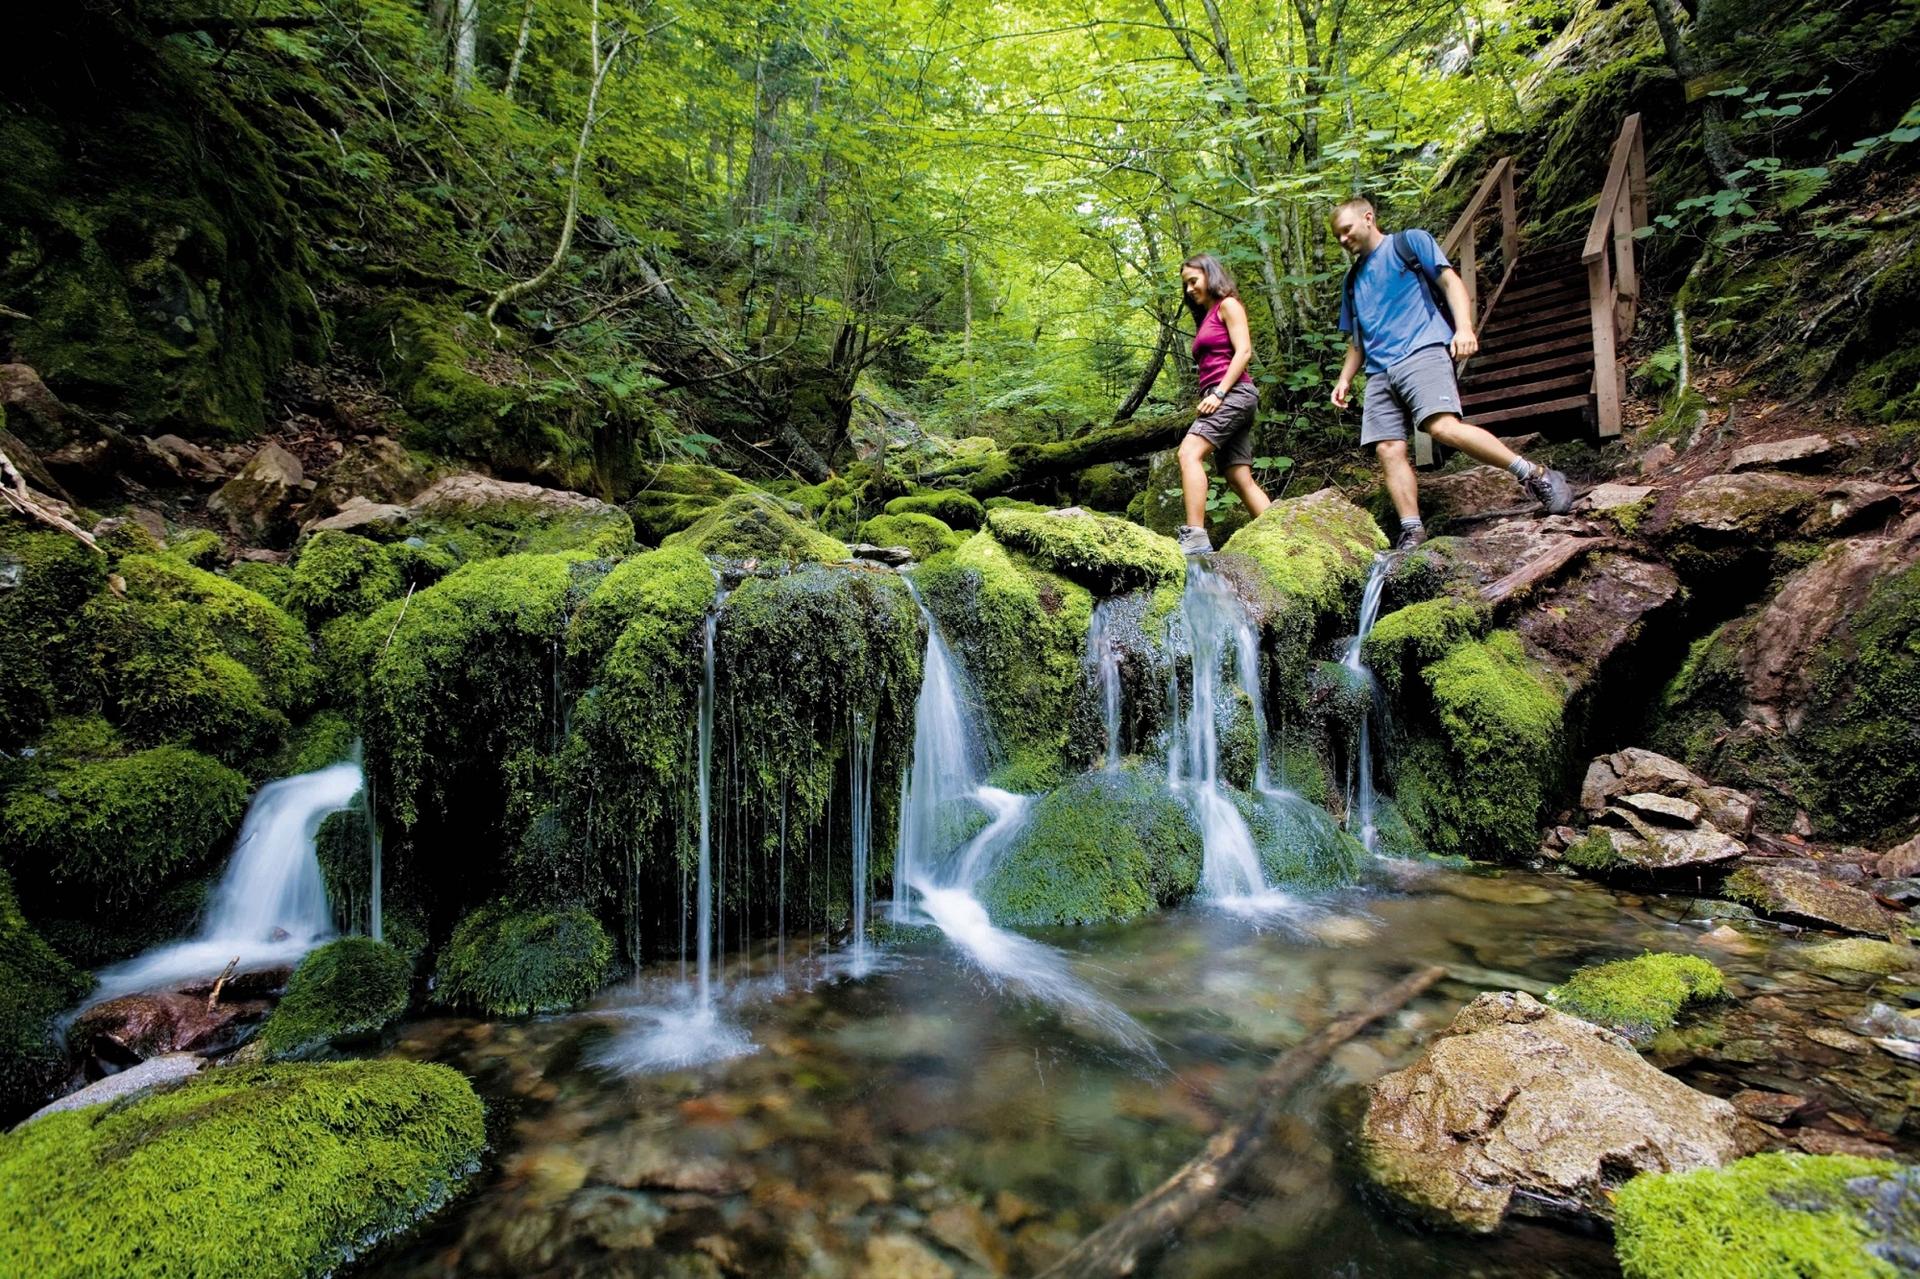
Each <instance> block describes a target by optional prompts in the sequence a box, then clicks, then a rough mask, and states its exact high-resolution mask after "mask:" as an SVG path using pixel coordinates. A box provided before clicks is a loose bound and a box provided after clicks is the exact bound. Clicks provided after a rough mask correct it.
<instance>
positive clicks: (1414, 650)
mask: <svg viewBox="0 0 1920 1279" xmlns="http://www.w3.org/2000/svg"><path fill="white" fill-rule="evenodd" d="M1489 620H1490V618H1489V614H1488V610H1487V608H1486V606H1485V605H1483V604H1481V603H1480V602H1479V601H1478V600H1469V599H1460V598H1456V597H1454V596H1451V595H1443V596H1440V597H1439V598H1437V599H1430V600H1423V601H1421V602H1420V603H1418V604H1409V605H1407V607H1405V608H1401V609H1395V610H1394V611H1393V612H1391V613H1388V614H1387V615H1386V616H1385V617H1382V618H1381V619H1380V620H1379V621H1378V622H1376V623H1375V624H1374V627H1373V630H1372V631H1371V632H1369V633H1368V635H1367V639H1366V642H1365V643H1364V644H1363V645H1361V650H1360V658H1361V661H1362V662H1363V663H1364V664H1365V665H1366V667H1367V669H1368V670H1370V671H1372V672H1373V674H1374V678H1376V679H1378V680H1379V681H1380V686H1381V687H1382V688H1384V689H1385V690H1387V692H1388V693H1389V694H1390V695H1393V696H1398V695H1399V693H1400V691H1401V690H1402V689H1403V688H1404V687H1405V686H1406V682H1407V681H1408V680H1409V679H1411V678H1414V677H1416V676H1417V675H1418V674H1419V672H1420V670H1421V668H1423V667H1425V666H1427V665H1428V664H1429V663H1432V662H1437V661H1439V660H1440V659H1441V658H1442V657H1444V656H1446V655H1447V653H1449V652H1450V651H1452V650H1453V649H1454V648H1455V647H1457V646H1458V645H1460V644H1462V643H1464V642H1465V641H1467V640H1471V639H1477V638H1479V637H1480V636H1481V635H1483V634H1485V632H1486V628H1487V623H1488V621H1489Z"/></svg>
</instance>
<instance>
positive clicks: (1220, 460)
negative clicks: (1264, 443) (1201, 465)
mask: <svg viewBox="0 0 1920 1279" xmlns="http://www.w3.org/2000/svg"><path fill="white" fill-rule="evenodd" d="M1259 412H1260V390H1259V388H1258V387H1256V386H1255V385H1254V384H1253V383H1252V382H1241V383H1240V384H1239V385H1238V386H1236V387H1234V388H1233V389H1232V390H1231V391H1228V392H1227V397H1226V398H1225V399H1224V400H1221V401H1220V407H1219V408H1217V409H1215V410H1214V411H1213V412H1211V413H1209V414H1207V415H1206V416H1204V417H1196V418H1195V419H1193V425H1192V426H1190V427H1188V428H1187V434H1188V435H1197V436H1199V437H1200V438H1201V439H1203V440H1205V441H1206V442H1207V443H1209V444H1211V445H1213V464H1214V465H1215V466H1217V467H1219V468H1220V469H1221V470H1223V471H1224V470H1226V469H1227V468H1228V467H1230V466H1252V465H1253V419H1254V418H1255V417H1256V416H1258V415H1259Z"/></svg>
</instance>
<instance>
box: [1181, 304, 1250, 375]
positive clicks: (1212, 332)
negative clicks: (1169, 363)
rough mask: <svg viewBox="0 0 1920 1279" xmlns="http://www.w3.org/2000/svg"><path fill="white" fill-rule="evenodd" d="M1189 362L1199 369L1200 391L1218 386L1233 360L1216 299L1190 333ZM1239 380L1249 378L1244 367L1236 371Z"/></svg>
mask: <svg viewBox="0 0 1920 1279" xmlns="http://www.w3.org/2000/svg"><path fill="white" fill-rule="evenodd" d="M1193 363H1194V366H1195V367H1196V368H1198V369H1199V371H1200V393H1201V394H1202V395H1205V394H1207V393H1208V392H1210V391H1213V390H1215V389H1216V388H1218V387H1219V385H1220V379H1221V378H1223V377H1225V376H1226V373H1227V366H1228V365H1229V364H1232V363H1233V335H1232V334H1230V333H1228V332H1227V322H1226V321H1225V320H1223V319H1221V318H1220V304H1219V303H1218V302H1216V303H1214V304H1213V309H1212V310H1210V311H1208V312H1207V318H1206V319H1204V320H1202V321H1200V328H1199V330H1198V331H1197V332H1195V333H1194V335H1193ZM1249 364H1251V362H1249ZM1240 381H1242V382H1251V381H1253V377H1252V374H1251V372H1250V371H1249V370H1248V369H1242V370H1241V371H1240ZM1229 389H1231V388H1229Z"/></svg>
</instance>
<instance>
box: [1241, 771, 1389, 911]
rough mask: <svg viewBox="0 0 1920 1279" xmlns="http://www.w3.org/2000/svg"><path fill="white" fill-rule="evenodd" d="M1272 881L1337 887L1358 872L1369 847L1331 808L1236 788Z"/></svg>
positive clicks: (1265, 869)
mask: <svg viewBox="0 0 1920 1279" xmlns="http://www.w3.org/2000/svg"><path fill="white" fill-rule="evenodd" d="M1233 801H1234V804H1235V806H1236V807H1238V808H1239V810H1240V815H1241V816H1242V817H1244V818H1245V819H1246V822H1247V829H1248V830H1249V831H1250V832H1252V834H1253V844H1254V847H1255V848H1256V849H1257V850H1259V853H1260V866H1261V869H1262V870H1264V871H1265V872H1266V876H1267V882H1268V883H1270V884H1284V885H1286V886H1288V887H1290V888H1300V889H1321V888H1337V887H1340V886H1342V885H1345V884H1351V883H1353V882H1354V880H1355V879H1357V878H1359V874H1360V867H1361V864H1362V863H1363V862H1364V861H1365V860H1366V856H1367V850H1366V848H1365V847H1363V846H1362V845H1361V843H1360V841H1359V840H1357V839H1355V838H1354V837H1353V836H1352V835H1349V834H1348V833H1347V832H1346V831H1344V830H1341V829H1340V827H1339V825H1338V824H1336V823H1335V822H1334V820H1333V818H1332V817H1330V816H1329V815H1328V814H1327V811H1326V810H1325V809H1323V808H1320V807H1319V806H1317V805H1314V804H1309V803H1307V802H1306V801H1305V800H1302V799H1299V798H1297V797H1295V796H1292V795H1283V796H1269V795H1249V794H1246V793H1244V792H1234V794H1233Z"/></svg>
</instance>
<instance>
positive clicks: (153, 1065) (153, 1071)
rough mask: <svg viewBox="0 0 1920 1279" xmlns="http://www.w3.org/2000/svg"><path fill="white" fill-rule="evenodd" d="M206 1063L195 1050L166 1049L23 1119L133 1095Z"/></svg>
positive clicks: (188, 1074) (184, 1076)
mask: <svg viewBox="0 0 1920 1279" xmlns="http://www.w3.org/2000/svg"><path fill="white" fill-rule="evenodd" d="M206 1064H207V1062H206V1058H204V1057H201V1056H199V1055H198V1054H196V1053H167V1054H165V1055H164V1056H160V1057H152V1058H149V1059H147V1060H146V1061H143V1062H141V1063H140V1064H139V1065H137V1066H129V1067H128V1068H127V1069H125V1070H123V1071H120V1072H119V1073H118V1074H113V1075H108V1076H107V1077H106V1078H105V1079H96V1080H94V1081H93V1082H92V1083H90V1084H88V1085H87V1086H86V1087H85V1088H81V1089H78V1090H77V1091H74V1092H70V1093H68V1094H67V1095H66V1096H64V1097H62V1098H60V1099H59V1100H58V1101H52V1102H49V1103H47V1104H46V1105H44V1106H42V1107H40V1109H38V1110H36V1111H34V1112H33V1114H31V1115H29V1116H28V1117H27V1120H26V1122H28V1123H31V1122H33V1121H34V1120H35V1119H38V1118H40V1116H42V1115H51V1114H55V1113H57V1112H58V1111H62V1110H78V1109H80V1108H81V1107H82V1106H98V1105H102V1104H104V1103H106V1102H109V1101H119V1100H121V1099H122V1098H126V1097H135V1096H138V1095H139V1094H141V1093H144V1092H150V1091H152V1090H153V1089H155V1088H161V1087H165V1086H166V1085H168V1084H174V1083H178V1082H179V1081H180V1080H182V1079H187V1078H190V1077H191V1076H193V1075H197V1074H199V1073H200V1068H201V1067H202V1066H205V1065H206Z"/></svg>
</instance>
